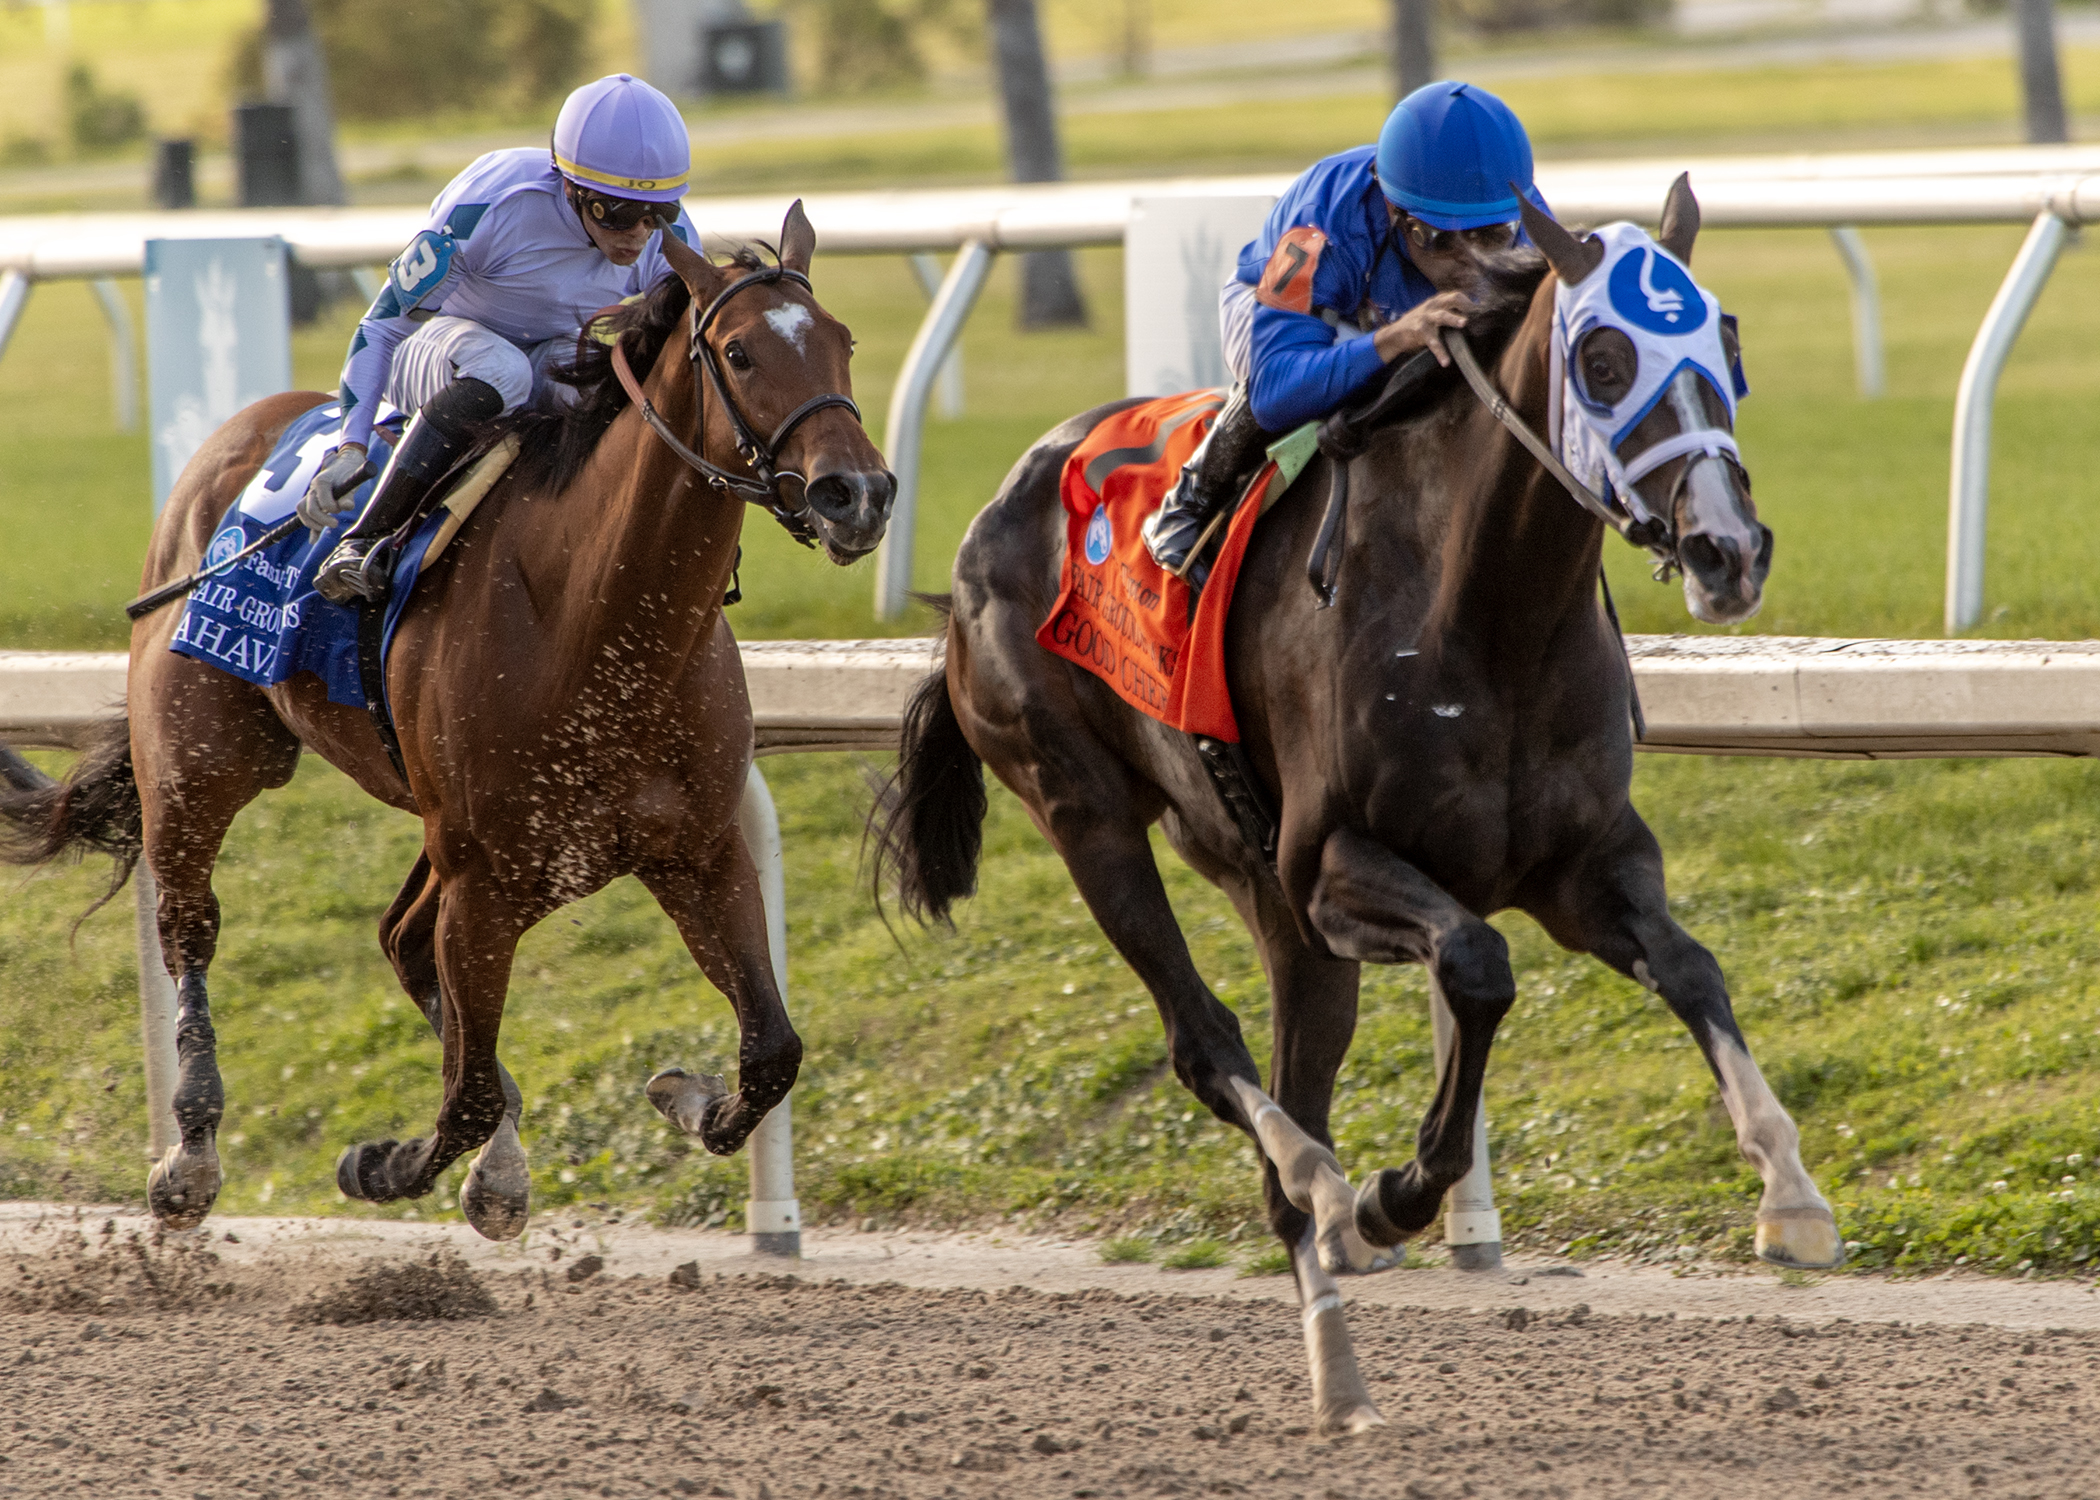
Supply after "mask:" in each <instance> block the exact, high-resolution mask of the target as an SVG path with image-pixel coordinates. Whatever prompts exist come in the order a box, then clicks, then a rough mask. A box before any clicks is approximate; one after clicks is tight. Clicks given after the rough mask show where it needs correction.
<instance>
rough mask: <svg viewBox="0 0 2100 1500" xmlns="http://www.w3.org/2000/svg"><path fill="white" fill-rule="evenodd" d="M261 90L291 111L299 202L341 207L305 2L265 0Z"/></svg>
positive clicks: (330, 108) (330, 100)
mask: <svg viewBox="0 0 2100 1500" xmlns="http://www.w3.org/2000/svg"><path fill="white" fill-rule="evenodd" d="M262 91H263V98H265V99H267V100H269V101H270V102H271V103H272V104H289V105H290V106H291V107H292V130H293V136H294V139H295V140H296V141H297V143H298V146H299V197H300V201H302V202H305V203H347V202H349V201H350V200H349V199H348V197H346V196H345V194H344V192H343V175H342V173H341V172H340V171H338V170H337V169H336V163H335V102H334V97H333V95H331V94H330V92H329V88H328V59H327V57H326V56H324V55H323V54H322V51H321V40H320V38H319V37H317V36H315V35H314V28H313V18H312V17H311V16H309V15H308V14H307V10H306V0H270V9H269V14H268V16H267V17H266V18H265V19H264V21H263V30H262Z"/></svg>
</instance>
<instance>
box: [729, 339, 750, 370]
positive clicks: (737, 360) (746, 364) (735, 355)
mask: <svg viewBox="0 0 2100 1500" xmlns="http://www.w3.org/2000/svg"><path fill="white" fill-rule="evenodd" d="M723 353H724V354H725V355H726V356H727V358H728V360H729V367H730V368H731V369H732V370H748V369H750V368H751V356H750V355H748V354H746V353H745V352H744V346H743V345H742V344H739V343H735V342H731V344H730V345H729V347H728V348H727V349H726V350H724V351H723Z"/></svg>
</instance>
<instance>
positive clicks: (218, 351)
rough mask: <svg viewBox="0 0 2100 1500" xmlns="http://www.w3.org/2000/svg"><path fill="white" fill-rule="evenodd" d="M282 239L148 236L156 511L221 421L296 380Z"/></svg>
mask: <svg viewBox="0 0 2100 1500" xmlns="http://www.w3.org/2000/svg"><path fill="white" fill-rule="evenodd" d="M288 282H289V278H288V277H287V276H286V274H285V253H284V241H282V240H280V239H246V240H148V241H146V390H147V411H148V413H149V421H150V422H151V424H152V425H151V432H152V438H153V513H154V514H155V515H159V514H160V508H161V507H162V506H163V505H165V504H166V503H167V500H168V491H170V490H172V489H173V488H174V487H175V481H176V480H177V479H178V478H180V477H181V475H182V471H183V468H184V466H185V465H187V464H188V463H189V461H190V458H191V456H192V455H193V454H195V453H196V451H197V450H198V449H199V448H201V447H203V446H204V440H205V439H206V438H208V437H210V436H211V435H212V433H214V432H215V431H217V430H218V427H219V424H220V423H222V422H224V421H225V420H226V419H227V418H228V417H230V416H232V415H233V414H234V413H235V412H237V411H239V410H240V409H241V408H242V407H244V406H247V405H249V404H251V403H252V402H256V401H260V400H262V398H263V397H265V396H274V395H276V394H277V393H278V392H280V391H288V390H290V389H291V388H292V310H291V297H290V292H289V285H288Z"/></svg>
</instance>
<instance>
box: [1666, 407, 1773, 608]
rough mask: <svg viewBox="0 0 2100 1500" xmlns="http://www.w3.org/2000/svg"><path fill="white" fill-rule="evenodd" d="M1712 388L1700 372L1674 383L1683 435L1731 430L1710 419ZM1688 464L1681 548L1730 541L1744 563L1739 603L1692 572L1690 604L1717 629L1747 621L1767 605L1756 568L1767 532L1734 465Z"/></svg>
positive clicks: (1687, 584) (1679, 520)
mask: <svg viewBox="0 0 2100 1500" xmlns="http://www.w3.org/2000/svg"><path fill="white" fill-rule="evenodd" d="M1708 389H1709V388H1708V386H1707V384H1706V380H1705V377H1704V376H1702V375H1700V374H1699V372H1698V371H1696V370H1679V371H1678V372H1677V374H1676V376H1675V377H1674V378H1673V379H1672V380H1671V381H1670V388H1669V393H1668V396H1667V398H1666V399H1667V400H1668V402H1669V408H1670V410H1671V412H1673V413H1674V414H1675V415H1676V417H1677V430H1678V431H1679V432H1680V433H1691V432H1700V431H1706V430H1713V431H1725V430H1726V429H1725V428H1720V427H1717V426H1716V424H1715V423H1714V421H1713V420H1712V418H1711V416H1710V415H1709V414H1708V409H1707V391H1708ZM1685 462H1686V463H1688V464H1690V465H1691V468H1690V470H1689V471H1688V472H1687V473H1686V474H1685V477H1684V496H1683V498H1682V500H1680V501H1679V502H1678V509H1677V514H1676V516H1675V517H1674V518H1673V521H1674V524H1675V526H1676V529H1677V536H1678V540H1679V543H1680V545H1681V544H1682V542H1683V541H1684V539H1685V538H1687V537H1694V536H1705V537H1710V538H1712V539H1713V540H1715V541H1721V540H1723V539H1725V540H1727V541H1730V542H1733V543H1734V544H1735V555H1736V556H1737V557H1739V558H1740V559H1742V572H1741V575H1740V576H1739V577H1738V578H1737V579H1736V580H1735V597H1733V598H1712V597H1709V596H1708V594H1707V592H1706V589H1705V587H1704V585H1703V584H1702V583H1701V581H1700V580H1699V579H1697V578H1696V577H1694V576H1693V574H1692V572H1691V570H1690V569H1689V568H1687V569H1686V570H1685V575H1684V599H1685V605H1686V607H1687V608H1688V609H1690V610H1691V612H1692V613H1693V614H1694V615H1695V616H1697V617H1698V618H1699V619H1702V620H1706V621H1708V622H1710V623H1713V624H1734V623H1737V622H1740V621H1742V620H1747V619H1749V618H1750V617H1751V616H1752V615H1754V614H1756V613H1757V611H1758V609H1759V608H1760V607H1761V606H1762V604H1763V602H1764V601H1763V599H1762V598H1761V597H1760V592H1761V591H1760V588H1759V585H1758V581H1757V577H1756V572H1755V567H1754V564H1755V562H1756V560H1757V555H1758V554H1759V553H1760V552H1761V551H1763V550H1764V544H1765V538H1764V532H1763V530H1762V528H1760V527H1759V525H1758V523H1757V522H1756V521H1755V520H1753V519H1752V518H1751V517H1750V515H1749V514H1748V513H1747V512H1746V511H1745V509H1744V506H1743V496H1742V494H1741V492H1740V491H1739V490H1738V489H1737V488H1736V485H1735V482H1734V470H1733V469H1731V468H1730V467H1729V465H1728V464H1726V463H1724V462H1719V461H1716V460H1712V459H1703V458H1702V457H1701V456H1700V455H1698V454H1692V455H1690V456H1688V457H1687V458H1686V459H1685ZM1663 472H1666V471H1663ZM1746 606H1747V607H1746Z"/></svg>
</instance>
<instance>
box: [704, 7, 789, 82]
mask: <svg viewBox="0 0 2100 1500" xmlns="http://www.w3.org/2000/svg"><path fill="white" fill-rule="evenodd" d="M700 82H701V84H702V86H703V88H704V89H705V91H706V92H707V93H709V94H784V93H786V92H787V91H788V76H787V23H786V22H784V21H733V22H730V23H728V24H726V25H715V26H708V27H704V28H703V29H702V31H701V34H700Z"/></svg>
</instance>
